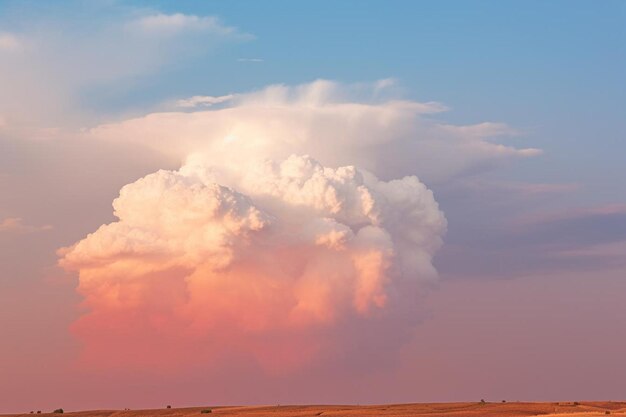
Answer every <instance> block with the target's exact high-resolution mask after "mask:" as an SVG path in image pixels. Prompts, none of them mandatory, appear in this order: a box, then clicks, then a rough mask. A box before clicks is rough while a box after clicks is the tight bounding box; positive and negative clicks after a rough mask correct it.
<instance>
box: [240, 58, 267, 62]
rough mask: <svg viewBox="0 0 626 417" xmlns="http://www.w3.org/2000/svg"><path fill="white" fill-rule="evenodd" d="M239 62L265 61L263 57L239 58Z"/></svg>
mask: <svg viewBox="0 0 626 417" xmlns="http://www.w3.org/2000/svg"><path fill="white" fill-rule="evenodd" d="M237 61H238V62H263V61H264V60H263V59H261V58H238V59H237Z"/></svg>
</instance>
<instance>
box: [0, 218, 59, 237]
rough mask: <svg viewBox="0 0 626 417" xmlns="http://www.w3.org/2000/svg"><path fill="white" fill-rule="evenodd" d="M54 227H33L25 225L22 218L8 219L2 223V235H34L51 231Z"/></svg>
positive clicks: (0, 230) (0, 227) (0, 229)
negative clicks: (34, 233) (33, 233)
mask: <svg viewBox="0 0 626 417" xmlns="http://www.w3.org/2000/svg"><path fill="white" fill-rule="evenodd" d="M50 229H52V226H50V225H45V226H31V225H28V224H24V221H23V220H22V218H21V217H7V218H5V219H4V220H2V221H0V233H32V232H40V231H44V230H50Z"/></svg>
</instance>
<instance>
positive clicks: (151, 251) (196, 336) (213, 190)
mask: <svg viewBox="0 0 626 417" xmlns="http://www.w3.org/2000/svg"><path fill="white" fill-rule="evenodd" d="M113 206H114V209H115V215H116V217H117V218H118V219H119V220H118V221H116V222H114V223H111V224H107V225H103V226H101V227H100V228H99V229H98V230H97V231H96V232H94V233H92V234H90V235H89V236H87V237H86V238H85V239H83V240H82V241H80V242H78V243H77V244H75V245H74V246H72V247H70V248H66V249H64V250H63V251H62V256H63V257H62V260H61V265H62V266H63V267H64V268H66V269H68V270H76V271H78V272H79V280H80V284H79V288H78V290H79V292H80V293H81V294H82V295H83V297H84V299H85V301H84V305H85V307H86V308H87V310H88V312H87V313H86V314H85V315H84V316H83V317H82V318H81V319H80V320H79V321H78V322H77V323H76V324H75V325H74V331H75V332H76V334H77V335H78V336H79V337H80V338H81V339H82V341H83V342H84V345H85V351H84V357H83V359H84V361H85V363H86V364H87V365H88V366H91V367H93V366H95V367H107V368H108V367H111V366H125V367H128V366H130V367H139V368H144V367H149V368H156V369H172V368H175V369H177V368H180V367H188V366H191V365H192V364H200V365H199V366H209V367H210V366H211V365H215V364H216V363H219V362H220V361H221V360H223V359H224V358H225V357H227V358H231V359H232V358H233V356H242V357H252V358H254V360H255V361H256V362H258V363H259V364H260V366H261V367H263V368H264V369H266V370H267V371H270V372H284V371H288V370H290V369H294V368H298V367H301V366H303V365H304V364H305V363H306V364H312V363H315V360H317V359H320V358H324V357H326V356H328V355H330V354H332V352H335V351H337V350H339V351H340V350H341V346H340V345H341V343H342V342H341V338H342V336H341V335H342V334H345V333H347V332H351V331H354V330H353V327H354V326H355V325H356V323H359V322H367V321H368V320H374V321H376V320H387V321H389V322H392V321H395V320H396V319H398V318H400V316H399V315H400V314H406V313H407V311H408V312H409V314H410V312H411V311H414V307H413V305H412V304H413V303H414V302H415V298H416V297H417V296H418V295H419V292H420V290H421V289H422V288H423V286H424V285H426V284H428V283H430V282H432V281H433V280H434V279H435V277H436V273H435V270H434V268H433V267H432V264H431V259H432V256H433V254H434V252H435V251H436V250H437V248H438V247H439V246H440V245H441V236H442V233H443V231H444V229H445V219H444V217H443V214H442V213H441V212H440V211H439V210H438V207H437V204H436V202H435V200H434V198H433V195H432V193H431V192H430V191H429V190H428V189H427V188H426V187H425V186H424V185H423V184H422V183H420V182H419V181H418V180H417V179H416V178H415V177H405V178H403V179H398V180H393V181H389V182H384V181H379V180H378V179H376V177H375V176H373V175H372V174H369V173H367V172H365V171H360V170H358V169H356V168H354V167H350V166H346V167H340V168H336V169H334V168H328V167H324V166H322V165H320V164H319V163H318V162H317V161H315V160H314V159H312V158H310V157H307V156H295V155H294V156H291V157H289V158H287V159H286V160H283V161H270V160H266V159H261V160H258V161H256V163H255V164H252V165H249V166H247V167H245V169H242V168H235V167H230V168H227V167H219V166H214V165H211V164H207V163H206V161H204V159H201V158H198V157H196V158H192V159H191V160H190V161H189V162H188V163H187V164H186V165H184V166H183V167H182V168H181V169H180V170H178V171H164V170H161V171H158V172H156V173H154V174H150V175H148V176H146V177H144V178H142V179H140V180H138V181H136V182H135V183H132V184H129V185H127V186H125V187H124V188H123V189H122V190H121V192H120V196H119V198H117V199H116V200H115V202H114V204H113ZM406 323H407V324H412V323H413V321H412V320H407V321H406ZM404 326H405V325H399V329H398V331H404ZM361 331H364V332H367V331H368V328H367V326H362V330H361Z"/></svg>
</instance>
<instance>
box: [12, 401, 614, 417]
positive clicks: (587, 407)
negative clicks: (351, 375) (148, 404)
mask: <svg viewBox="0 0 626 417" xmlns="http://www.w3.org/2000/svg"><path fill="white" fill-rule="evenodd" d="M203 410H211V413H210V414H208V413H207V412H206V411H205V413H204V414H203V413H202V411H203ZM35 415H37V414H35ZM39 415H40V416H44V415H45V416H56V417H59V416H60V414H54V413H42V414H39ZM63 415H67V416H71V417H151V416H162V417H178V416H181V417H182V416H199V415H220V416H233V417H236V416H242V417H243V416H249V417H266V416H267V417H308V416H312V417H313V416H327V417H331V416H332V417H343V416H346V417H348V416H351V417H355V416H359V417H361V416H362V417H378V416H397V417H401V416H417V417H420V416H424V417H425V416H428V417H439V416H447V417H465V416H467V417H474V416H476V417H478V416H485V417H518V416H520V417H521V416H555V417H557V416H558V417H591V416H607V415H617V416H625V417H626V402H615V401H604V402H601V401H590V402H499V403H489V402H487V403H479V402H472V403H424V404H387V405H366V406H356V405H303V406H299V405H285V406H277V405H274V406H245V407H239V406H228V407H209V406H206V407H189V408H163V409H152V410H94V411H75V412H65V413H64V414H63ZM2 416H3V417H18V416H20V417H24V416H32V414H30V413H25V414H3V415H2Z"/></svg>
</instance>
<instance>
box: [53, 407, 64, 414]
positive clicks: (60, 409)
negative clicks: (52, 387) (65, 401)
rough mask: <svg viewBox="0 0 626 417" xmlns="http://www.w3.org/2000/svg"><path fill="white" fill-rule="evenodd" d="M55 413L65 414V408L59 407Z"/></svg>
mask: <svg viewBox="0 0 626 417" xmlns="http://www.w3.org/2000/svg"><path fill="white" fill-rule="evenodd" d="M53 413H56V414H63V409H62V408H57V409H56V410H54V411H53Z"/></svg>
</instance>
